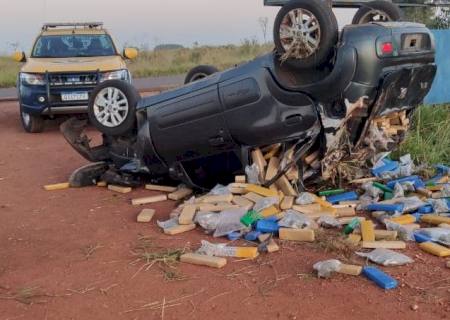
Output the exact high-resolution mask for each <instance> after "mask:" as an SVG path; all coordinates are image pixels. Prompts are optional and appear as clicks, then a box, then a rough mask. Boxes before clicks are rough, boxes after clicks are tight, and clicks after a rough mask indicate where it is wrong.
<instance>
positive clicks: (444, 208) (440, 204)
mask: <svg viewBox="0 0 450 320" xmlns="http://www.w3.org/2000/svg"><path fill="white" fill-rule="evenodd" d="M428 202H429V203H430V204H431V205H432V206H433V209H434V212H436V213H446V212H449V211H450V208H449V206H448V204H447V201H446V200H445V199H429V200H428Z"/></svg>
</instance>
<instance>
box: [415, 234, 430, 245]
mask: <svg viewBox="0 0 450 320" xmlns="http://www.w3.org/2000/svg"><path fill="white" fill-rule="evenodd" d="M414 239H415V240H416V242H417V243H423V242H431V238H430V237H428V236H426V235H424V234H421V233H417V232H416V233H414Z"/></svg>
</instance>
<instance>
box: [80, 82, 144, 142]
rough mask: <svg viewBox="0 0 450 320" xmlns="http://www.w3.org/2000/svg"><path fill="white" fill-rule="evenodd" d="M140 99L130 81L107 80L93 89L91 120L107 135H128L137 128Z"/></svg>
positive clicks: (90, 103)
mask: <svg viewBox="0 0 450 320" xmlns="http://www.w3.org/2000/svg"><path fill="white" fill-rule="evenodd" d="M139 99H140V96H139V93H138V92H137V91H136V89H135V88H134V87H133V86H132V85H130V84H129V83H127V82H125V81H121V80H110V81H105V82H103V83H102V84H100V85H98V86H97V87H96V88H95V89H94V90H93V91H92V94H91V96H90V98H89V105H88V115H89V120H90V122H91V123H92V124H93V125H94V126H95V127H96V128H97V129H98V130H99V131H100V132H102V133H104V134H106V135H110V136H121V135H126V134H128V133H130V132H131V131H132V130H133V129H134V128H135V124H136V106H137V103H138V102H139Z"/></svg>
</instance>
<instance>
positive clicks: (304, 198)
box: [295, 192, 316, 205]
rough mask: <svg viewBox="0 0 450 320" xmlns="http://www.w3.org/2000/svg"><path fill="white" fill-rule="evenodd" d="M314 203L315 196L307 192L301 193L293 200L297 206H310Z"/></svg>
mask: <svg viewBox="0 0 450 320" xmlns="http://www.w3.org/2000/svg"><path fill="white" fill-rule="evenodd" d="M315 201H316V196H315V195H313V194H311V193H309V192H302V193H300V195H299V196H298V197H297V199H295V203H296V204H299V205H307V204H312V203H314V202H315Z"/></svg>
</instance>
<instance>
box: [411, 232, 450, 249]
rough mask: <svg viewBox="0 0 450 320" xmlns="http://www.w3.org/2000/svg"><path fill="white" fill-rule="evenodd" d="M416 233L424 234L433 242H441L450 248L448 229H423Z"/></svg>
mask: <svg viewBox="0 0 450 320" xmlns="http://www.w3.org/2000/svg"><path fill="white" fill-rule="evenodd" d="M416 233H419V234H424V235H426V236H427V237H429V238H430V239H431V240H432V241H435V242H439V243H441V244H443V245H446V246H450V229H447V228H423V229H419V230H417V231H416Z"/></svg>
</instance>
